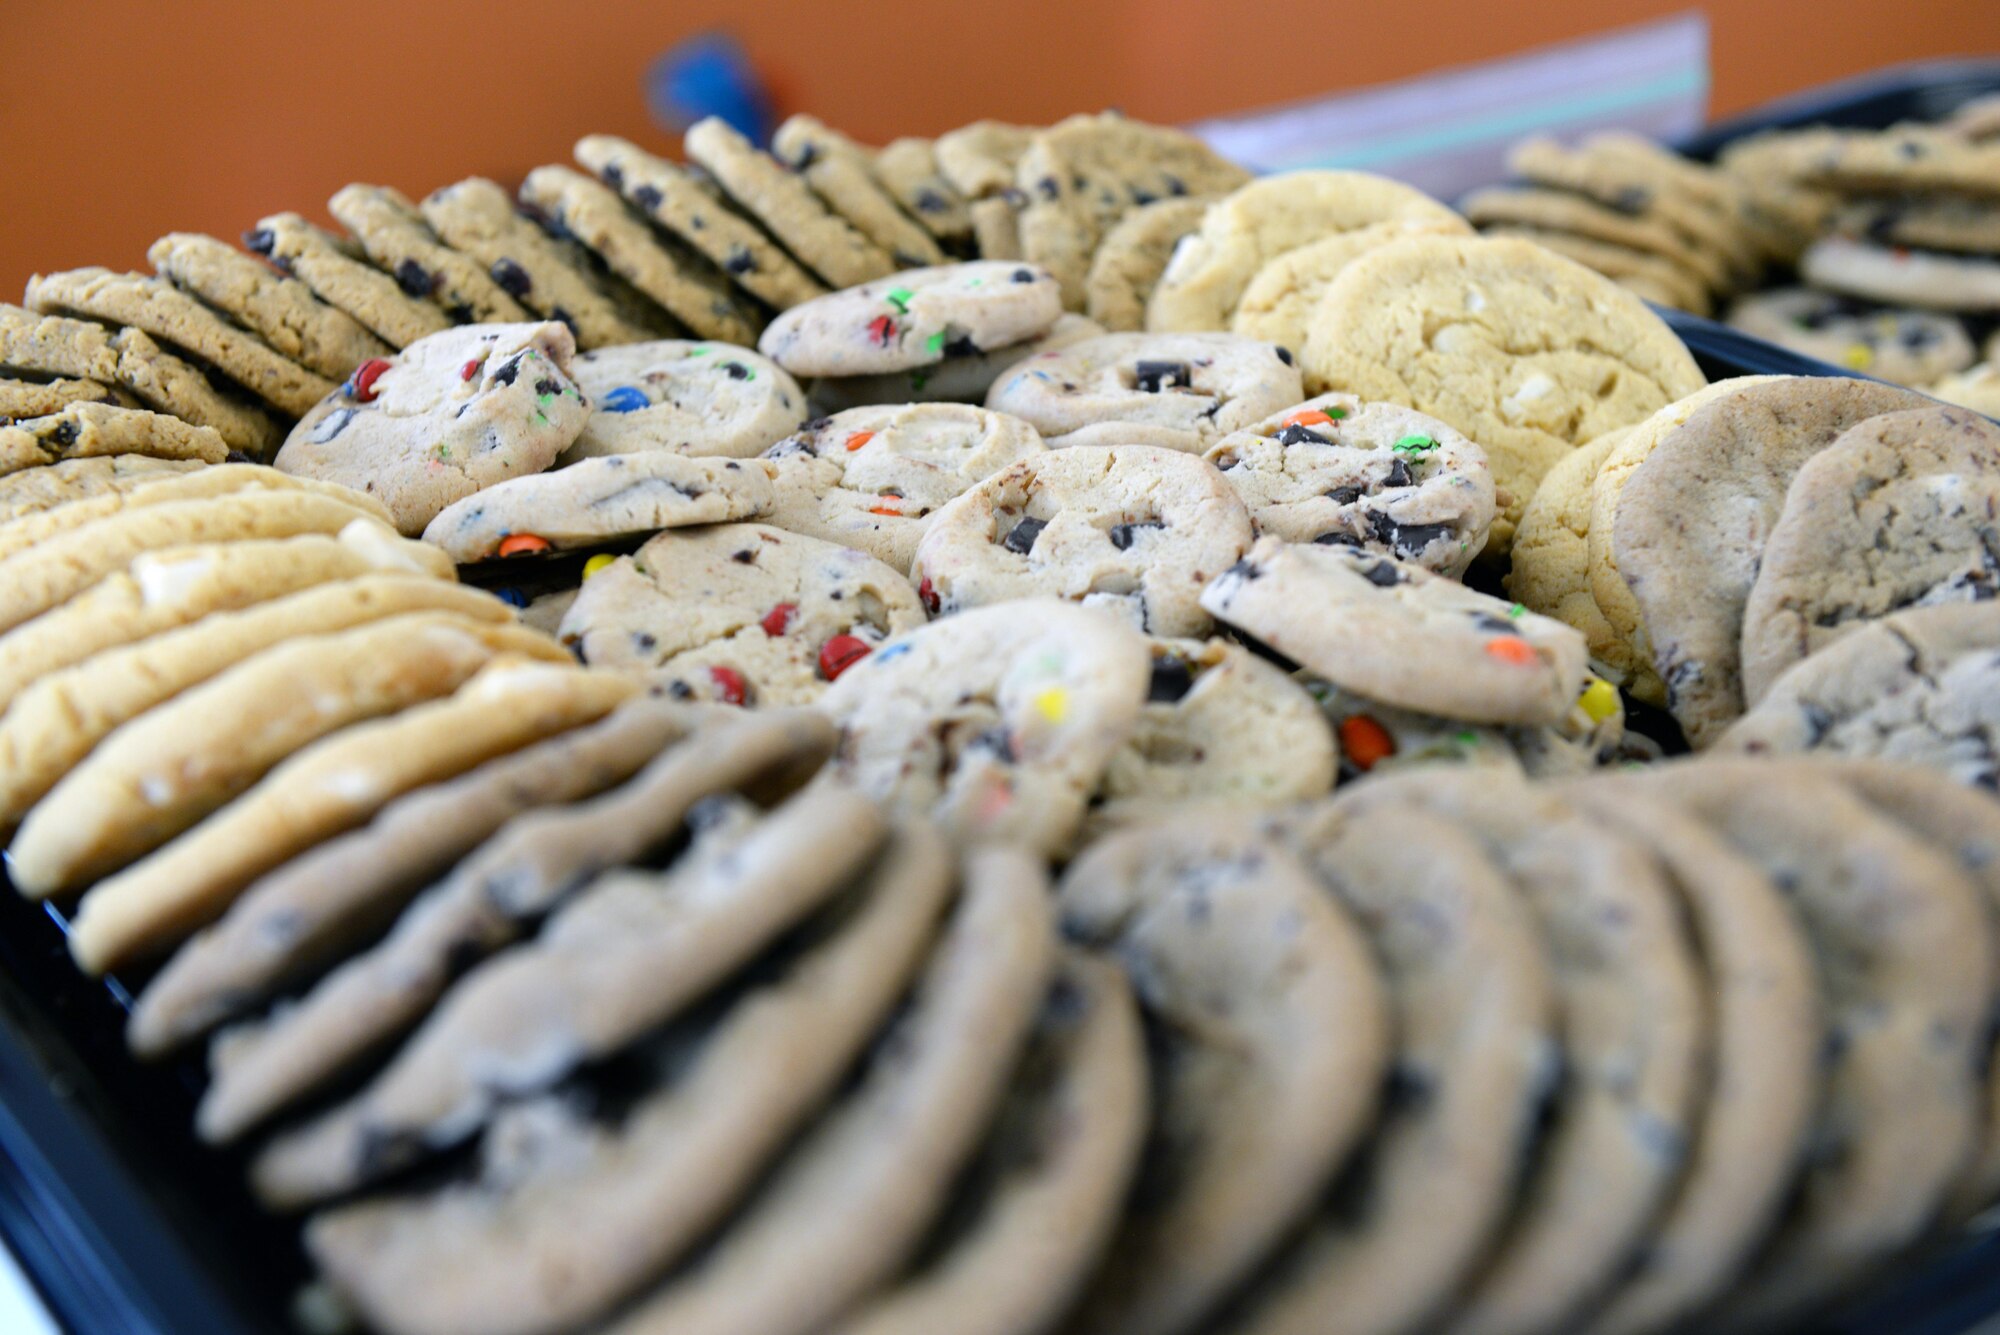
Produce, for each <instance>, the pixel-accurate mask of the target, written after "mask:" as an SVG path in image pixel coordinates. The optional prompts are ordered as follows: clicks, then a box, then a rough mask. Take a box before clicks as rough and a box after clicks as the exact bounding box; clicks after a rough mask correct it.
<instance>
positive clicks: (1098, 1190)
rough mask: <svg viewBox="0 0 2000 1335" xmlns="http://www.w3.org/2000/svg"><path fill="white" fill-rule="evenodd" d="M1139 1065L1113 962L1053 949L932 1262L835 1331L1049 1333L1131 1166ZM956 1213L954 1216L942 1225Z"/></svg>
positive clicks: (1134, 1026) (1137, 1135)
mask: <svg viewBox="0 0 2000 1335" xmlns="http://www.w3.org/2000/svg"><path fill="white" fill-rule="evenodd" d="M1145 1133H1146V1056H1145V1048H1144V1046H1143V1039H1142V1035H1141V1032H1140V1028H1139V1019H1138V1011H1137V1007H1136V1006H1135V1005H1134V1003H1133V1000H1132V989H1131V986H1130V985H1129V984H1128V983H1127V982H1126V981H1125V977H1124V975H1123V974H1122V973H1121V972H1120V971H1119V970H1118V968H1117V966H1116V965H1113V964H1111V963H1109V962H1107V961H1104V960H1099V959H1096V958H1093V957H1091V956H1089V955H1086V954H1084V953H1083V952H1081V951H1067V952H1065V953H1064V957H1063V961H1062V965H1061V971H1060V972H1059V973H1058V974H1057V976H1056V981H1055V985H1054V986H1053V987H1052V988H1051V989H1050V992H1049V998H1048V1000H1047V1001H1046V1002H1045V1003H1044V1004H1043V1007H1042V1013H1041V1015H1040V1017H1039V1018H1038V1019H1037V1021H1036V1027H1035V1030H1034V1032H1033V1033H1032V1034H1031V1035H1030V1036H1029V1039H1028V1049H1027V1051H1026V1053H1024V1054H1023V1056H1022V1058H1021V1065H1020V1069H1019V1070H1017V1071H1016V1072H1015V1074H1014V1082H1013V1087H1012V1089H1011V1090H1010V1091H1009V1093H1008V1095H1007V1100H1006V1102H1004V1103H1003V1104H1002V1105H1001V1107H1000V1111H999V1113H998V1114H997V1116H996V1117H995V1119H994V1127H993V1130H992V1132H991V1133H990V1137H989V1139H988V1141H987V1143H986V1145H985V1146H983V1147H982V1148H981V1151H980V1155H979V1157H978V1159H976V1160H975V1161H974V1163H973V1165H972V1166H971V1167H970V1168H969V1169H967V1170H966V1171H967V1180H968V1181H969V1182H970V1183H972V1184H974V1190H975V1193H976V1194H975V1196H974V1199H972V1200H970V1201H957V1200H955V1201H954V1202H953V1206H952V1211H951V1215H947V1217H946V1219H945V1220H944V1221H942V1222H941V1223H940V1225H939V1228H938V1230H937V1233H938V1236H937V1237H935V1238H934V1239H933V1241H932V1242H931V1243H930V1244H929V1245H928V1246H927V1248H926V1250H927V1251H929V1252H931V1253H932V1254H931V1255H929V1256H927V1257H926V1258H925V1260H924V1262H923V1263H921V1264H920V1266H919V1267H918V1268H917V1269H915V1270H913V1271H912V1272H910V1273H907V1274H905V1275H904V1276H902V1277H901V1278H900V1279H898V1280H897V1281H896V1283H895V1284H894V1285H893V1286H891V1287H890V1288H889V1289H887V1290H885V1291H884V1292H882V1293H880V1294H878V1295H876V1296H875V1297H873V1298H871V1299H870V1300H869V1301H868V1302H866V1303H864V1304H862V1305H861V1307H860V1309H859V1310H857V1311H855V1312H853V1313H851V1314H849V1315H848V1316H847V1317H846V1318H844V1319H843V1320H842V1321H840V1322H839V1323H837V1324H836V1325H835V1326H834V1329H835V1330H836V1331H838V1332H840V1335H926V1332H930V1331H936V1330H945V1329H949V1330H952V1331H954V1332H957V1335H1006V1333H1007V1332H1012V1331H1022V1330H1040V1329H1044V1328H1046V1327H1048V1326H1050V1325H1052V1324H1053V1323H1054V1322H1055V1321H1056V1320H1057V1319H1058V1318H1059V1317H1060V1315H1061V1314H1062V1312H1063V1310H1064V1309H1065V1308H1066V1307H1068V1305H1069V1303H1070V1302H1071V1301H1072V1300H1073V1298H1074V1297H1075V1294H1076V1291H1077V1290H1078V1288H1080V1287H1081V1286H1082V1284H1083V1283H1084V1281H1085V1280H1086V1279H1087V1278H1088V1276H1089V1270H1090V1267H1091V1266H1092V1265H1093V1264H1095V1262H1096V1260H1097V1257H1098V1255H1099V1254H1100V1252H1101V1250H1102V1248H1103V1245H1104V1243H1105V1242H1106V1241H1107V1240H1108V1239H1109V1236H1110V1232H1111V1228H1112V1226H1113V1225H1114V1224H1115V1223H1116V1222H1117V1218H1118V1212H1119V1209H1120V1207H1121V1206H1122V1204H1123V1202H1124V1198H1125V1193H1126V1190H1127V1188H1128V1187H1129V1186H1130V1185H1131V1181H1132V1177H1133V1174H1134V1172H1135V1170H1136V1169H1137V1167H1138V1152H1139V1148H1140V1146H1141V1144H1142V1143H1143V1142H1144V1140H1145ZM952 1215H957V1216H958V1218H952V1217H951V1216H952Z"/></svg>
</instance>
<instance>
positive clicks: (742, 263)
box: [722, 246, 757, 274]
mask: <svg viewBox="0 0 2000 1335" xmlns="http://www.w3.org/2000/svg"><path fill="white" fill-rule="evenodd" d="M722 267H723V268H724V269H725V270H727V271H728V272H729V273H733V274H745V273H755V272H756V271H757V257H756V256H755V255H752V254H751V253H750V251H749V249H748V248H747V247H744V246H732V247H731V248H730V251H729V259H728V260H727V261H726V262H725V263H724V264H723V266H722Z"/></svg>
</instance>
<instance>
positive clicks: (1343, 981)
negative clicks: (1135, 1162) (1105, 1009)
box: [1056, 817, 1390, 1335]
mask: <svg viewBox="0 0 2000 1335" xmlns="http://www.w3.org/2000/svg"><path fill="white" fill-rule="evenodd" d="M1056 905H1057V909H1058V911H1059V912H1060V914H1061V919H1062V927H1063V931H1064V934H1065V935H1066V936H1068V937H1069V938H1070V939H1072V940H1074V941H1078V942H1081V943H1083V944H1085V945H1089V946H1091V947H1094V948H1096V949H1099V950H1104V951H1107V952H1109V953H1111V954H1113V955H1115V956H1116V958H1118V959H1119V960H1120V961H1121V962H1122V963H1123V964H1124V966H1125V970H1126V973H1127V975H1128V976H1129V977H1130V978H1131V980H1132V987H1133V990H1134V991H1135V992H1136V993H1138V996H1139V1004H1140V1008H1141V1011H1142V1013H1143V1014H1144V1015H1145V1017H1146V1019H1147V1021H1148V1032H1149V1034H1150V1036H1151V1042H1152V1046H1151V1052H1150V1053H1149V1055H1150V1056H1151V1058H1152V1067H1153V1074H1152V1082H1153V1091H1152V1098H1153V1121H1152V1127H1151V1130H1150V1132H1149V1134H1148V1137H1147V1146H1146V1160H1145V1162H1146V1164H1147V1168H1148V1186H1149V1189H1148V1190H1142V1191H1140V1192H1138V1193H1136V1194H1135V1195H1134V1196H1133V1197H1132V1199H1131V1200H1130V1201H1129V1202H1128V1204H1127V1206H1126V1210H1125V1217H1124V1219H1123V1220H1122V1221H1121V1223H1120V1225H1119V1229H1118V1232H1117V1234H1116V1236H1115V1237H1114V1238H1113V1240H1112V1243H1111V1248H1110V1251H1109V1254H1108V1255H1107V1256H1106V1258H1105V1260H1104V1263H1103V1265H1102V1266H1101V1267H1100V1268H1099V1270H1098V1272H1097V1274H1096V1277H1095V1278H1094V1279H1093V1280H1092V1282H1091V1285H1090V1287H1089V1289H1088V1290H1087V1291H1086V1292H1085V1295H1084V1297H1083V1300H1082V1303H1081V1305H1080V1306H1079V1309H1078V1311H1077V1313H1076V1315H1075V1316H1074V1317H1073V1318H1072V1322H1073V1328H1074V1329H1077V1330H1090V1331H1100V1332H1105V1333H1106V1335H1110V1333H1111V1332H1146V1333H1147V1335H1172V1332H1177V1331H1186V1330H1192V1329H1195V1328H1197V1327H1198V1326H1199V1325H1200V1324H1201V1322H1202V1320H1203V1318H1204V1317H1205V1316H1207V1315H1208V1314H1209V1313H1210V1312H1212V1311H1213V1310H1214V1309H1215V1308H1216V1307H1217V1306H1218V1305H1219V1303H1220V1302H1221V1300H1222V1299H1223V1298H1225V1297H1226V1296H1227V1295H1228V1293H1229V1291H1230V1290H1231V1289H1233V1288H1234V1287H1235V1286H1236V1285H1237V1284H1239V1283H1241V1282H1242V1281H1243V1280H1245V1279H1247V1278H1249V1276H1250V1274H1251V1273H1252V1272H1253V1270H1254V1269H1255V1268H1256V1266H1257V1265H1258V1263H1259V1262H1260V1261H1261V1260H1262V1259H1263V1257H1264V1255H1265V1253H1266V1252H1267V1251H1268V1250H1269V1249H1270V1248H1271V1247H1272V1246H1273V1245H1274V1244H1276V1243H1277V1242H1279V1241H1280V1240H1281V1239H1282V1238H1283V1237H1284V1236H1285V1234H1286V1233H1287V1232H1289V1231H1290V1229H1291V1228H1292V1226H1293V1225H1294V1224H1296V1223H1297V1222H1299V1221H1300V1220H1301V1219H1302V1218H1303V1217H1304V1216H1305V1214H1306V1213H1307V1211H1308V1210H1309V1208H1310V1207H1311V1205H1312V1202H1313V1200H1314V1199H1315V1197H1316V1195H1317V1194H1318V1193H1319V1191H1320V1190H1321V1189H1322V1188H1323V1187H1325V1186H1326V1185H1327V1184H1328V1183H1329V1182H1331V1181H1332V1179H1333V1178H1334V1175H1335V1174H1336V1172H1338V1171H1339V1169H1340V1167H1341V1165H1342V1164H1343V1163H1344V1162H1345V1161H1346V1159H1347V1158H1348V1156H1349V1154H1350V1153H1351V1152H1353V1150H1354V1149H1355V1148H1356V1146H1357V1144H1358V1143H1359V1141H1360V1140H1361V1137H1362V1136H1363V1135H1364V1134H1365V1133H1366V1132H1367V1130H1368V1127H1369V1124H1370V1122H1371V1121H1372V1120H1373V1118H1374V1115H1375V1112H1376V1104H1377V1099H1378V1093H1379V1090H1380V1087H1381V1081H1382V1078H1383V1076H1384V1075H1385V1074H1386V1072H1387V1066H1388V1057H1389V1045H1390V1034H1389V1026H1390V1015H1389V1003H1388V999H1387V997H1386V996H1385V994H1384V989H1383V986H1382V983H1381V981H1380V977H1379V975H1378V974H1377V972H1376V967H1375V964H1374V962H1373V960H1371V958H1370V957H1369V951H1368V945H1367V942H1366V941H1365V940H1364V939H1363V937H1362V935H1361V933H1360V932H1359V931H1358V930H1357V929H1356V927H1355V925H1354V923H1353V921H1352V920H1351V919H1350V918H1349V917H1348V915H1347V913H1346V912H1345V911H1344V910H1343V909H1342V908H1341V907H1340V906H1339V904H1337V903H1336V901H1335V900H1334V899H1333V897H1332V896H1330V895H1328V894H1326V893H1325V891H1323V890H1322V889H1321V888H1320V886H1319V884H1318V882H1317V881H1316V880H1315V879H1314V877H1313V876H1312V874H1311V873H1310V872H1308V871H1307V870H1306V868H1305V867H1304V865H1302V864H1301V862H1300V861H1299V859H1298V858H1297V857H1296V856H1295V855H1293V854H1292V853H1290V852H1288V851H1287V850H1285V849H1283V848H1281V847H1276V846H1273V845H1272V844H1271V843H1270V842H1269V841H1268V840H1267V839H1266V838H1265V837H1264V836H1263V835H1262V834H1261V833H1260V832H1258V831H1257V830H1255V829H1254V828H1253V827H1251V826H1249V825H1247V824H1241V823H1237V822H1236V821H1233V820H1229V819H1226V818H1219V817H1210V818H1208V819H1206V820H1176V821H1175V822H1173V823H1172V824H1170V825H1169V824H1155V825H1143V826H1139V827H1136V828H1134V829H1131V830H1127V831H1123V832H1121V833H1119V834H1116V835H1113V836H1111V837H1110V838H1108V839H1104V840H1101V841H1099V842H1098V843H1096V844H1094V845H1093V846H1092V847H1091V848H1090V849H1089V850H1088V851H1086V852H1085V853H1084V855H1083V856H1081V857H1079V858H1078V859H1077V860H1076V861H1074V862H1072V863H1071V864H1070V866H1069V868H1068V870H1067V871H1066V872H1065V873H1064V874H1063V878H1062V883H1061V885H1060V886H1059V887H1058V888H1057V892H1056Z"/></svg>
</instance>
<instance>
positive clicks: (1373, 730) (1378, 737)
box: [1340, 714, 1396, 774]
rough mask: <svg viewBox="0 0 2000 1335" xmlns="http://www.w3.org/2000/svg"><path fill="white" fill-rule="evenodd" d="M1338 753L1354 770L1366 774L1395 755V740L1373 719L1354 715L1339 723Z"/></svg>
mask: <svg viewBox="0 0 2000 1335" xmlns="http://www.w3.org/2000/svg"><path fill="white" fill-rule="evenodd" d="M1340 751H1341V754H1342V755H1344V756H1346V757H1347V759H1348V762H1349V763H1350V764H1352V765H1353V766H1354V768H1356V769H1358V770H1360V771H1361V772H1362V773H1363V774H1366V773H1367V772H1368V771H1369V770H1371V769H1374V768H1375V767H1376V766H1377V765H1379V764H1381V763H1382V762H1383V761H1385V760H1387V759H1388V758H1389V757H1390V756H1393V755H1395V754H1396V739H1395V738H1394V737H1391V736H1390V735H1389V730H1388V729H1387V728H1385V727H1383V726H1382V725H1381V724H1379V723H1377V722H1376V721H1375V720H1374V719H1372V718H1369V717H1368V716H1367V715H1366V714H1356V715H1354V716H1353V717H1351V718H1344V719H1342V720H1341V721H1340Z"/></svg>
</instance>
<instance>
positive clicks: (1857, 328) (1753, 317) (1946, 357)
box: [1729, 287, 1975, 389]
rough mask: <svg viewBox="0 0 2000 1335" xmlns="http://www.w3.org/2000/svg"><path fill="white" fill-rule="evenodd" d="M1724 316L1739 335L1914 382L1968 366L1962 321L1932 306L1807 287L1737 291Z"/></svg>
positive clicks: (1968, 344) (1882, 376)
mask: <svg viewBox="0 0 2000 1335" xmlns="http://www.w3.org/2000/svg"><path fill="white" fill-rule="evenodd" d="M1729 323H1730V324H1732V325H1734V326H1735V327H1736V328H1738V329H1741V330H1742V331H1743V332H1744V333H1746V334H1754V335H1755V336H1756V337H1758V338H1761V339H1766V340H1768V341H1769V342H1772V343H1776V344H1777V345H1778V346H1779V347H1782V348H1790V349H1791V350H1792V351H1793V352H1797V353H1801V354H1803V355H1805V356H1807V357H1813V358H1816V359H1818V360H1819V361H1823V362H1828V363H1831V364H1832V365H1834V366H1844V367H1846V368H1847V369H1848V370H1850V371H1862V372H1865V373H1867V374H1869V375H1872V376H1875V377H1876V378H1877V379H1881V380H1893V381H1894V382H1896V383H1897V384H1899V385H1911V386H1914V387H1916V388H1919V389H1921V388H1922V387H1924V386H1926V385H1928V384H1930V383H1931V382H1932V381H1934V380H1937V379H1938V378H1939V377H1941V376H1944V375H1947V374H1949V373H1951V372H1953V371H1962V370H1964V369H1965V368H1966V367H1968V366H1970V365H1972V362H1973V358H1974V356H1975V354H1974V352H1973V349H1972V340H1971V339H1970V338H1968V337H1967V336H1966V332H1965V326H1964V324H1962V323H1961V322H1959V321H1958V320H1956V319H1954V318H1953V317H1951V316H1949V315H1942V314H1938V313H1936V312H1932V311H1914V310H1880V309H1877V308H1875V307H1872V306H1869V305H1867V304H1865V303H1862V302H1855V301H1849V300H1847V299H1845V298H1843V297H1838V296H1835V295H1834V294H1832V293H1830V292H1821V291H1818V290H1816V289H1813V288H1805V287H1794V288H1779V289H1776V290H1774V291H1770V292H1759V293H1757V294H1755V295H1754V296H1749V297H1745V298H1743V299H1742V300H1741V301H1739V302H1737V303H1736V304H1735V305H1734V306H1732V307H1730V308H1729Z"/></svg>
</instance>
